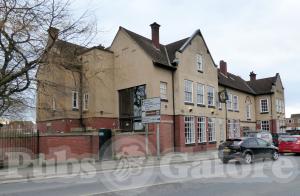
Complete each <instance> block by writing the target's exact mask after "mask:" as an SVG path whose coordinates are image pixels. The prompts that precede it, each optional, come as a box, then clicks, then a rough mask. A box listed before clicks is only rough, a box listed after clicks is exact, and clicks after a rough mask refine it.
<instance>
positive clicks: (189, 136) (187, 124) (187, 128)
mask: <svg viewBox="0 0 300 196" xmlns="http://www.w3.org/2000/svg"><path fill="white" fill-rule="evenodd" d="M184 137H185V144H195V140H196V138H195V118H194V116H184Z"/></svg>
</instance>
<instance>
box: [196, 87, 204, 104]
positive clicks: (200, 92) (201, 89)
mask: <svg viewBox="0 0 300 196" xmlns="http://www.w3.org/2000/svg"><path fill="white" fill-rule="evenodd" d="M197 104H201V105H204V85H203V84H200V83H197Z"/></svg>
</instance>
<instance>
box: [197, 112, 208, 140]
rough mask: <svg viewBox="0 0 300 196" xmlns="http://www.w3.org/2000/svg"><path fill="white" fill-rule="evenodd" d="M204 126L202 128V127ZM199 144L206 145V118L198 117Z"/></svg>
mask: <svg viewBox="0 0 300 196" xmlns="http://www.w3.org/2000/svg"><path fill="white" fill-rule="evenodd" d="M201 125H202V126H201ZM197 126H198V127H197V132H198V143H206V142H207V140H206V117H204V116H198V117H197Z"/></svg>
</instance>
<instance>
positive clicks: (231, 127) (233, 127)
mask: <svg viewBox="0 0 300 196" xmlns="http://www.w3.org/2000/svg"><path fill="white" fill-rule="evenodd" d="M227 126H228V133H229V136H228V137H229V138H230V139H233V138H239V137H240V136H241V132H240V122H239V121H238V120H235V119H231V120H228V123H227Z"/></svg>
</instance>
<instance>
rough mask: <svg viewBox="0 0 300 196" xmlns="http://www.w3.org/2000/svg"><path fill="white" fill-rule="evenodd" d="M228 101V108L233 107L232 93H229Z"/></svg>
mask: <svg viewBox="0 0 300 196" xmlns="http://www.w3.org/2000/svg"><path fill="white" fill-rule="evenodd" d="M226 102H227V103H226V104H227V109H228V110H231V109H232V94H228V100H227V101H226Z"/></svg>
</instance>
